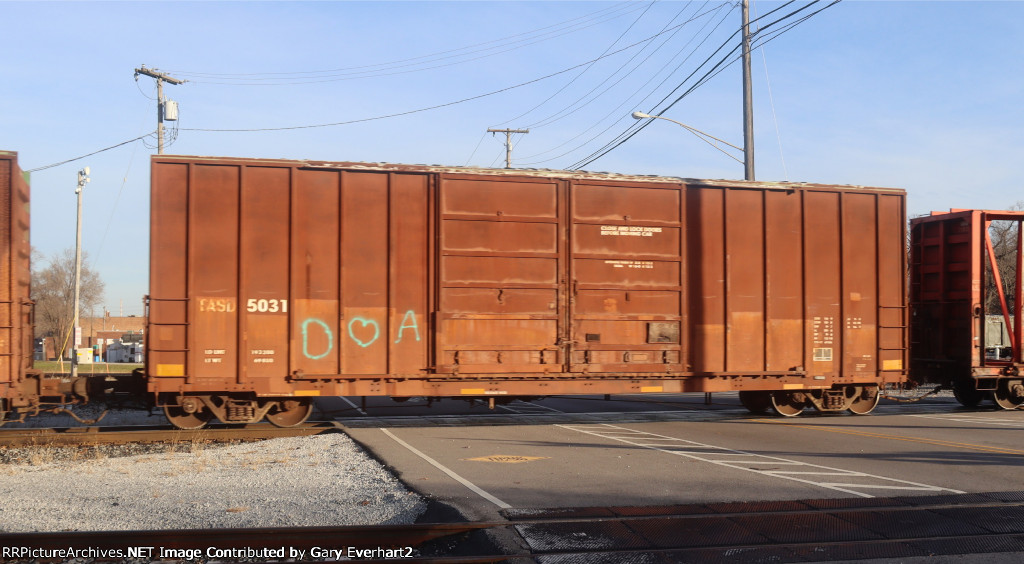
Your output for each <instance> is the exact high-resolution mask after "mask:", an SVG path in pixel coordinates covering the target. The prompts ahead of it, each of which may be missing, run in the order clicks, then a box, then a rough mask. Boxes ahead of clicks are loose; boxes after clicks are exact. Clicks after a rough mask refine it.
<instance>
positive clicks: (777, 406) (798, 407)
mask: <svg viewBox="0 0 1024 564" xmlns="http://www.w3.org/2000/svg"><path fill="white" fill-rule="evenodd" d="M771 400H772V408H773V409H774V410H775V413H778V414H779V415H782V416H783V417H796V416H797V415H800V414H801V413H803V411H804V405H805V404H806V403H807V400H806V399H805V398H804V394H803V393H802V392H772V393H771Z"/></svg>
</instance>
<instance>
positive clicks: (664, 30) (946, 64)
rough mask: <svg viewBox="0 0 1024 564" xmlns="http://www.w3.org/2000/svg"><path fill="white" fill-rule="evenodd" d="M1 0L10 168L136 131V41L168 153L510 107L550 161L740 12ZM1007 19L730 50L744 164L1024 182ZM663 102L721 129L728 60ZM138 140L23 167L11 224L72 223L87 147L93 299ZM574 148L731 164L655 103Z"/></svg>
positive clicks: (877, 6)
mask: <svg viewBox="0 0 1024 564" xmlns="http://www.w3.org/2000/svg"><path fill="white" fill-rule="evenodd" d="M808 4H809V3H808V2H796V3H794V4H792V5H790V6H787V7H786V8H784V9H782V10H780V11H779V12H776V13H775V14H773V15H772V16H769V17H768V18H766V19H765V20H763V21H764V22H768V21H770V20H771V19H775V18H777V17H778V16H781V15H784V14H786V13H788V12H791V11H793V10H795V9H798V8H801V7H804V6H807V5H808ZM826 4H828V2H821V3H819V4H817V5H814V6H812V7H810V8H808V9H806V10H804V11H803V12H801V14H806V13H810V12H813V11H815V10H817V9H819V8H820V7H823V6H825V5H826ZM781 5H782V3H781V2H766V1H759V2H754V4H753V7H754V12H755V13H756V14H758V15H760V14H765V13H766V12H768V11H769V10H773V9H775V8H778V7H780V6H781ZM0 17H2V19H3V20H4V21H5V22H8V24H16V25H7V26H5V30H4V33H3V34H0V52H2V53H3V57H0V149H3V150H13V151H17V152H18V153H19V159H20V164H21V167H22V168H23V169H25V170H29V169H34V168H40V167H45V166H47V165H50V164H53V163H57V162H60V161H64V160H66V159H71V158H73V157H77V156H80V155H84V154H87V153H90V152H93V151H96V150H99V149H102V148H104V147H108V146H111V145H115V144H117V143H121V142H123V141H126V140H129V139H132V138H135V137H137V136H140V135H144V134H146V133H149V132H151V131H153V130H154V129H155V114H156V110H155V101H154V97H155V87H154V81H153V80H152V79H149V78H145V77H140V78H139V80H138V82H136V80H135V78H134V76H133V71H134V69H135V68H137V67H139V66H140V65H142V64H145V65H146V66H147V67H150V68H158V69H160V70H162V71H166V72H168V73H169V74H171V75H172V76H178V77H180V78H187V79H189V80H190V82H188V83H186V84H183V85H180V86H167V87H166V89H165V91H166V94H167V95H168V97H170V98H171V99H173V100H176V101H177V102H178V103H179V105H180V116H181V119H180V121H179V122H178V127H179V130H178V131H177V134H176V136H175V138H174V140H173V142H172V143H169V144H168V147H167V149H166V152H167V153H168V154H186V155H216V156H239V157H268V158H297V159H317V160H334V161H386V162H398V163H425V164H445V165H466V164H469V165H473V166H501V164H502V161H501V159H503V158H504V149H503V147H502V141H503V139H502V137H501V136H491V135H490V134H486V133H485V130H486V129H487V128H488V127H511V128H529V129H530V130H531V132H530V133H529V134H528V135H523V136H517V137H516V139H515V142H516V146H515V150H514V153H513V160H514V164H515V165H518V166H529V167H541V168H567V167H571V166H573V165H574V164H577V163H579V162H581V161H583V160H585V157H586V156H587V155H590V154H591V153H593V152H594V151H596V150H598V149H599V148H600V147H601V146H603V145H604V144H605V143H606V142H608V141H609V140H611V139H612V138H614V137H615V136H616V135H618V134H619V133H620V132H622V131H624V130H625V129H626V128H627V127H628V126H630V125H632V124H633V123H635V122H634V120H632V119H631V118H629V117H628V114H629V113H630V112H632V111H635V110H640V111H644V112H649V113H655V111H656V110H659V109H662V108H664V107H665V106H666V105H667V102H666V103H658V102H659V101H660V100H662V99H666V98H667V100H669V101H671V100H673V99H675V98H676V97H678V95H679V94H680V93H681V92H683V91H684V90H686V89H687V88H688V87H689V86H691V85H693V84H694V80H692V79H691V80H690V81H685V79H686V77H687V75H689V74H690V73H691V72H694V71H695V70H697V69H698V67H699V65H700V63H701V62H703V61H704V60H705V59H708V58H709V57H710V58H711V59H710V60H712V61H717V60H718V58H719V56H720V55H721V53H720V54H719V56H714V50H715V49H717V48H718V46H719V45H721V44H723V43H725V42H727V40H728V38H729V36H730V35H731V34H732V33H733V32H735V31H736V29H737V28H738V26H739V18H740V15H739V9H738V8H737V7H736V6H735V3H729V2H679V1H667V0H663V1H660V2H654V3H651V2H626V3H623V2H583V1H579V2H469V1H465V2H311V3H302V2H226V3H216V2H204V3H190V2H166V3H165V2H141V3H133V2H110V3H105V2H104V3H101V2H73V3H60V2H0ZM690 19H692V21H690V22H689V23H687V24H686V25H683V26H681V27H675V26H679V24H681V23H682V22H684V21H686V20H690ZM787 21H792V20H787ZM1021 21H1024V2H931V1H919V2H883V1H862V0H846V1H844V2H841V3H839V4H838V5H835V6H833V7H830V8H828V9H827V10H825V11H823V12H821V13H819V14H817V15H815V16H814V17H812V18H810V19H808V20H807V21H806V22H803V23H802V24H800V25H799V26H796V27H794V28H792V29H791V30H789V31H787V32H786V33H783V34H781V35H779V36H778V37H776V38H775V39H773V40H771V41H770V42H768V43H767V44H765V45H764V49H763V53H762V50H759V51H757V52H756V53H755V54H754V68H753V76H754V97H755V147H756V164H757V178H758V179H759V180H792V181H809V182H823V183H835V184H859V185H871V186H890V187H898V188H904V189H906V190H907V191H908V194H909V196H908V198H909V200H908V202H909V211H910V214H911V215H919V214H923V213H927V212H928V211H930V210H933V209H934V210H942V209H948V208H951V207H981V208H990V209H1000V208H1005V207H1008V206H1011V205H1013V204H1015V203H1016V202H1018V201H1019V200H1024V194H1022V190H1021V179H1022V178H1024V170H1022V169H1024V141H1022V134H1021V132H1022V131H1024V116H1022V112H1021V110H1020V107H1021V100H1022V99H1024V72H1022V71H1024V65H1022V63H1021V62H1020V61H1021V60H1022V51H1024V47H1022V45H1024V30H1022V28H1021V26H1020V25H1019V24H1020V22H1021ZM783 23H785V22H783ZM777 25H782V24H777ZM776 28H777V26H776ZM770 29H771V28H770ZM659 33H661V35H658V34H659ZM766 33H767V32H766ZM652 36H656V37H655V38H654V39H651V40H650V41H646V42H643V41H644V40H647V39H648V38H650V37H652ZM638 42H642V43H639V44H637V43H638ZM633 44H637V45H634V46H632V47H629V46H630V45H633ZM731 46H732V44H731V43H730V47H728V48H731ZM728 48H727V49H728ZM619 50H621V51H619ZM616 51H619V52H617V53H616ZM613 53H614V54H613ZM604 54H607V56H606V57H605V58H603V59H600V60H599V61H597V62H595V63H593V64H592V65H585V64H584V63H587V62H588V61H591V60H593V59H596V58H598V57H601V56H602V55H604ZM687 57H688V58H687ZM765 62H767V72H766V65H765ZM578 65H583V66H578ZM573 67H576V68H574V69H573V70H568V71H566V69H572V68H573ZM707 68H708V67H703V68H702V69H701V70H699V72H698V74H697V76H700V75H701V74H703V72H704V71H705V70H706V69H707ZM327 70H329V71H331V72H315V71H327ZM562 71H565V72H562ZM270 73H278V74H270ZM287 73H291V74H287ZM294 73H307V74H294ZM554 73H559V74H555V75H554V76H552V77H550V78H547V79H543V80H537V81H536V82H532V83H530V84H527V85H524V86H521V87H518V88H512V89H509V90H506V91H504V92H501V93H497V94H493V95H489V96H483V97H479V98H477V99H475V100H472V101H468V102H464V103H457V104H451V105H447V106H445V107H443V108H439V109H435V110H429V111H422V112H416V113H412V114H408V115H404V116H400V117H393V118H387V119H374V120H370V121H365V122H361V123H355V124H348V125H339V126H330V127H316V128H304V129H294V130H278V131H258V132H212V131H199V130H201V129H263V128H284V127H294V126H305V125H316V124H326V123H336V122H344V121H350V120H361V119H366V118H373V117H378V116H385V115H389V114H394V113H403V112H409V111H412V110H417V109H422V108H427V107H431V106H436V105H443V104H449V103H451V102H456V101H458V100H462V99H465V98H470V97H476V96H480V95H482V94H487V93H490V92H494V91H498V90H502V89H506V88H509V87H512V86H516V85H519V84H523V83H527V82H530V81H534V80H536V79H539V78H541V77H544V76H547V75H550V74H554ZM239 75H246V76H245V77H242V76H239ZM226 83H227V84H226ZM239 83H242V84H239ZM267 83H269V84H267ZM680 84H683V87H682V89H680V90H678V91H677V92H676V94H675V95H670V92H671V91H672V90H673V89H675V88H677V87H679V86H680ZM769 84H770V89H769ZM598 93H601V95H600V96H596V94H598ZM581 98H582V99H581ZM664 115H665V116H667V117H671V118H673V119H676V120H679V121H682V122H684V123H686V124H688V125H691V126H693V127H696V128H698V129H701V130H704V131H706V132H708V133H711V134H712V135H715V136H717V137H720V138H723V139H725V140H726V141H729V142H731V143H733V144H736V145H741V141H742V121H741V90H740V67H739V65H738V64H733V65H732V66H729V67H728V68H726V69H724V70H723V71H722V72H720V73H718V74H717V75H715V76H713V77H711V78H710V79H709V80H708V81H707V82H705V83H704V84H703V85H701V86H700V87H699V88H697V89H696V90H694V91H693V92H692V93H691V94H690V95H688V96H686V97H685V98H683V99H681V100H680V101H679V102H678V103H676V104H675V105H674V106H672V107H671V108H670V109H667V110H665V111H664ZM556 118H557V119H556ZM780 141H781V143H780ZM147 142H148V143H149V146H148V147H147V146H146V145H145V144H144V143H143V142H142V141H139V142H135V143H130V144H126V145H124V146H121V147H119V148H116V149H113V150H110V151H106V152H103V153H100V154H97V155H94V156H91V157H88V158H86V159H83V160H80V161H75V162H72V163H68V164H64V165H61V166H56V167H52V168H47V169H45V170H39V171H37V172H34V173H33V174H32V192H33V217H32V221H33V233H32V240H33V245H34V246H35V247H37V248H38V249H39V250H40V251H41V252H43V253H44V254H45V255H52V254H53V253H56V252H58V251H60V250H61V249H64V248H67V247H71V246H73V244H74V232H75V224H74V218H75V196H74V187H75V179H76V173H77V171H78V170H79V169H80V168H82V167H84V166H89V167H90V168H91V170H92V182H91V183H90V184H89V186H88V187H87V188H86V196H85V211H84V220H83V241H84V242H83V245H84V248H85V249H86V251H87V252H88V253H89V254H90V256H91V259H92V261H93V264H94V266H95V267H96V268H97V269H98V270H99V271H100V273H101V275H102V276H103V278H104V280H105V282H106V284H107V295H106V300H105V303H106V304H107V307H108V308H109V309H110V310H111V311H113V312H114V314H116V313H117V312H118V311H119V309H120V307H121V304H122V303H123V310H124V312H125V314H141V313H142V306H141V299H142V296H143V295H144V294H145V293H146V291H147V283H148V281H147V276H148V274H147V268H148V267H147V264H148V262H147V261H148V232H147V231H148V225H149V224H148V213H149V207H148V206H149V193H148V190H149V188H148V183H149V155H150V154H152V153H155V152H156V151H155V149H154V148H152V145H153V143H152V139H148V140H147ZM780 144H781V151H780ZM584 168H586V169H588V170H595V171H612V172H622V173H633V174H662V175H670V176H683V177H691V178H742V175H743V169H742V167H741V166H740V165H739V164H738V163H736V162H735V161H732V160H730V159H729V158H727V157H726V156H725V155H722V154H721V153H719V152H717V151H715V150H714V149H713V148H711V147H710V146H708V145H706V144H704V143H703V142H701V141H700V140H699V139H697V138H696V137H695V136H693V135H691V134H690V133H687V132H686V131H685V130H683V129H682V128H680V127H678V126H676V125H674V124H671V123H668V122H664V121H660V120H658V121H655V122H654V123H652V124H650V126H648V127H647V128H645V129H644V130H643V131H641V132H640V133H639V134H637V135H636V136H634V137H633V138H632V139H630V140H629V141H628V142H627V143H625V144H623V145H622V146H620V147H618V148H617V149H616V150H614V151H612V152H611V153H608V154H607V155H605V156H603V157H602V158H600V159H599V160H596V161H594V162H592V163H590V164H587V165H586V166H585V167H584ZM97 313H99V312H97Z"/></svg>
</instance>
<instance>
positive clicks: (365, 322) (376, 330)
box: [348, 317, 380, 349]
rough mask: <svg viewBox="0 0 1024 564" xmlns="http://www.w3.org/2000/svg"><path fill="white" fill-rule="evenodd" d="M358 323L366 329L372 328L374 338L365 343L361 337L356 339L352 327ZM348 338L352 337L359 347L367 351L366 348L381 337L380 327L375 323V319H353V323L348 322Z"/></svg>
mask: <svg viewBox="0 0 1024 564" xmlns="http://www.w3.org/2000/svg"><path fill="white" fill-rule="evenodd" d="M356 323H360V324H362V326H363V327H364V328H365V327H367V326H372V327H373V337H370V338H369V339H367V340H365V341H364V340H362V339H360V338H359V337H356V335H355V333H353V332H352V326H353V325H355V324H356ZM348 336H349V337H351V338H352V340H353V341H355V342H356V344H357V345H359V346H360V347H363V348H364V349H365V348H366V347H368V346H370V345H372V344H373V343H374V341H376V340H377V338H378V337H380V325H378V324H377V322H376V321H374V320H373V319H366V318H365V317H353V318H352V321H349V322H348Z"/></svg>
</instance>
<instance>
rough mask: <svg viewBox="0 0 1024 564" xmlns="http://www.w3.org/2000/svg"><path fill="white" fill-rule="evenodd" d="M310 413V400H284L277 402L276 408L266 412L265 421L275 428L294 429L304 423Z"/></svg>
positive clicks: (311, 405)
mask: <svg viewBox="0 0 1024 564" xmlns="http://www.w3.org/2000/svg"><path fill="white" fill-rule="evenodd" d="M312 413H313V401H312V400H310V399H285V400H281V401H280V402H278V407H276V408H273V409H271V410H270V411H269V412H267V421H270V424H271V425H274V426H275V427H294V426H296V425H299V424H301V423H304V422H305V421H306V420H307V419H309V416H310V415H311V414H312Z"/></svg>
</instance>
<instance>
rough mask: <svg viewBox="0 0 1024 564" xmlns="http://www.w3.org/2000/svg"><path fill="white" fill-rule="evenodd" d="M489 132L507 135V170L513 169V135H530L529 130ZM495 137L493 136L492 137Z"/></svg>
mask: <svg viewBox="0 0 1024 564" xmlns="http://www.w3.org/2000/svg"><path fill="white" fill-rule="evenodd" d="M487 131H488V132H490V133H492V134H494V133H504V134H505V168H512V134H513V133H529V132H530V130H529V129H488V130H487ZM492 137H493V135H492Z"/></svg>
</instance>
